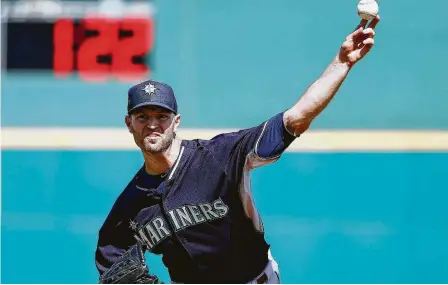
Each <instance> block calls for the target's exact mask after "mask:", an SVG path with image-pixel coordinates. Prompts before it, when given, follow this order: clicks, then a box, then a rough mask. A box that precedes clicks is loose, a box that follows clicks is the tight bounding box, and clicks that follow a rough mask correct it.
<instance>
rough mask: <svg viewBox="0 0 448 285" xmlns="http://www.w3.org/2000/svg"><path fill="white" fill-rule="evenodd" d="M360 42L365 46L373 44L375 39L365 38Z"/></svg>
mask: <svg viewBox="0 0 448 285" xmlns="http://www.w3.org/2000/svg"><path fill="white" fill-rule="evenodd" d="M362 43H363V44H364V45H366V46H367V45H373V44H374V43H375V40H374V39H372V38H367V39H365V40H363V41H362Z"/></svg>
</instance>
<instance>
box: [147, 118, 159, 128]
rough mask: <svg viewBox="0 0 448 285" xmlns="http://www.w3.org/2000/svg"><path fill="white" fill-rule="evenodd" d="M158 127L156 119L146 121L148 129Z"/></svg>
mask: <svg viewBox="0 0 448 285" xmlns="http://www.w3.org/2000/svg"><path fill="white" fill-rule="evenodd" d="M157 126H158V121H157V119H156V118H149V119H148V127H149V128H150V129H155V128H157Z"/></svg>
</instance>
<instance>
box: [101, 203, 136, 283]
mask: <svg viewBox="0 0 448 285" xmlns="http://www.w3.org/2000/svg"><path fill="white" fill-rule="evenodd" d="M129 209H130V207H129V206H127V205H126V201H125V199H124V195H123V194H122V195H120V197H118V199H117V200H116V201H115V203H114V205H113V207H112V209H111V211H110V212H109V214H108V216H107V217H106V220H105V221H104V223H103V225H102V227H101V229H100V230H99V233H98V243H97V248H96V252H95V265H96V268H97V270H98V272H99V274H100V276H101V275H102V274H103V273H104V272H105V271H107V270H108V269H109V268H110V267H111V266H112V265H113V264H114V263H115V262H116V261H117V260H118V259H119V258H120V256H122V255H123V254H124V253H125V252H126V250H128V249H129V248H130V247H131V246H133V245H134V244H136V243H137V241H136V239H135V238H134V236H133V232H132V230H131V229H130V227H129V218H128V216H129V214H128V212H129Z"/></svg>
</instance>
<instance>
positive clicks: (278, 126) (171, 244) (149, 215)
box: [96, 113, 295, 283]
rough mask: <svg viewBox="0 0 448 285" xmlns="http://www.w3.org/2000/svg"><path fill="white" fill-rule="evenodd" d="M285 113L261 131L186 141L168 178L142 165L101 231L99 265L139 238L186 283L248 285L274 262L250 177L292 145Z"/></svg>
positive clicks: (110, 261)
mask: <svg viewBox="0 0 448 285" xmlns="http://www.w3.org/2000/svg"><path fill="white" fill-rule="evenodd" d="M294 139H295V137H294V136H293V135H291V134H290V133H289V132H288V131H287V130H286V128H285V127H284V124H283V113H279V114H277V115H276V116H274V117H272V118H271V119H270V120H268V121H266V122H263V123H262V124H260V125H259V126H256V127H253V128H249V129H244V130H241V131H238V132H233V133H225V134H220V135H218V136H216V137H214V138H212V139H211V140H199V139H197V140H183V141H182V143H181V149H180V153H179V156H178V158H177V160H176V161H175V163H174V165H173V167H172V168H171V169H170V170H169V171H168V173H167V174H166V176H161V175H159V176H151V175H148V174H147V173H146V171H145V169H144V167H142V168H141V169H140V170H139V171H138V173H137V174H136V175H135V177H134V178H133V179H132V180H131V181H130V183H129V184H128V186H127V187H126V189H125V190H124V191H123V192H122V193H121V195H120V196H119V197H118V198H117V200H116V202H115V203H114V205H113V207H112V210H111V211H110V213H109V215H108V216H107V218H106V220H105V222H104V224H103V226H102V227H101V229H100V231H99V238H98V248H97V251H96V265H97V268H98V270H99V273H100V274H102V273H103V272H104V271H105V270H107V269H108V268H109V267H110V266H111V265H112V264H113V263H114V262H115V261H116V260H117V259H118V258H119V256H120V255H121V254H122V253H123V252H124V251H125V250H127V249H128V248H129V247H130V246H131V245H133V244H135V243H136V240H139V241H141V242H142V243H143V244H144V245H145V247H146V249H147V250H148V251H150V252H152V253H154V254H162V260H163V263H164V264H165V266H166V267H167V268H168V272H169V274H170V278H171V279H172V281H174V282H180V283H245V282H248V281H249V280H252V279H253V278H255V277H256V276H257V275H258V274H260V272H262V271H263V269H264V267H265V266H266V264H267V262H268V250H269V245H268V244H267V243H266V241H265V238H264V228H263V223H262V220H261V218H260V215H259V213H258V212H257V209H256V207H255V205H254V200H253V196H252V191H251V187H250V176H249V174H250V171H251V170H252V169H254V168H256V167H259V166H262V165H265V164H268V163H272V162H274V161H276V160H277V159H278V158H279V157H280V156H281V154H282V153H283V151H284V150H285V149H286V148H287V147H288V146H289V145H290V144H291V143H292V142H293V140H294Z"/></svg>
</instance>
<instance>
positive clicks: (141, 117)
mask: <svg viewBox="0 0 448 285" xmlns="http://www.w3.org/2000/svg"><path fill="white" fill-rule="evenodd" d="M137 119H139V120H146V119H148V116H146V115H139V116H137Z"/></svg>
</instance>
